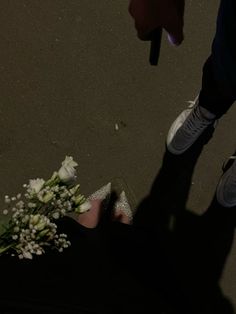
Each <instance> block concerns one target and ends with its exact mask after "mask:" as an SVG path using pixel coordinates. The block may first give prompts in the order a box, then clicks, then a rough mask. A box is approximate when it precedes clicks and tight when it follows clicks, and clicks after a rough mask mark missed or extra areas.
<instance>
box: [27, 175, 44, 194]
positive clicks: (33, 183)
mask: <svg viewBox="0 0 236 314" xmlns="http://www.w3.org/2000/svg"><path fill="white" fill-rule="evenodd" d="M44 183H45V181H44V180H43V179H33V180H30V181H29V187H30V189H31V190H32V191H33V192H35V193H36V194H37V193H38V192H39V191H40V190H41V189H42V187H43V185H44Z"/></svg>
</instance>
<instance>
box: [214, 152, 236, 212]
mask: <svg viewBox="0 0 236 314" xmlns="http://www.w3.org/2000/svg"><path fill="white" fill-rule="evenodd" d="M230 159H231V160H233V162H232V165H231V166H230V167H229V168H228V170H227V171H226V172H225V173H224V174H223V176H222V177H221V179H220V181H219V183H218V186H217V189H216V199H217V201H218V203H220V204H221V205H222V206H224V207H234V206H236V156H231V157H230Z"/></svg>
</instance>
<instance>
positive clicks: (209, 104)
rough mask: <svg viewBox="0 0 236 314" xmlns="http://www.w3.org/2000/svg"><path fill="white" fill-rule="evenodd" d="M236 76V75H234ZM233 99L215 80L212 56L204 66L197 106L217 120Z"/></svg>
mask: <svg viewBox="0 0 236 314" xmlns="http://www.w3.org/2000/svg"><path fill="white" fill-rule="evenodd" d="M235 75H236V73H235ZM234 101H235V98H234V96H233V95H232V94H231V93H230V91H229V90H225V89H224V88H223V86H222V85H219V82H218V81H217V79H216V78H215V75H214V70H213V62H212V56H210V57H209V58H208V59H207V61H206V62H205V64H204V67H203V75H202V88H201V91H200V94H199V102H198V105H199V106H201V107H203V108H205V109H207V110H208V111H209V112H211V113H213V114H214V115H215V118H216V119H219V118H220V117H221V116H222V115H223V114H225V113H226V112H227V111H228V109H229V108H230V107H231V106H232V104H233V103H234Z"/></svg>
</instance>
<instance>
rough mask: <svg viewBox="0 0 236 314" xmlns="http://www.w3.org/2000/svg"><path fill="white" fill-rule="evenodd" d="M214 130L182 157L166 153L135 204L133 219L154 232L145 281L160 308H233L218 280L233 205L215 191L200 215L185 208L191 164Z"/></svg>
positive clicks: (215, 310)
mask: <svg viewBox="0 0 236 314" xmlns="http://www.w3.org/2000/svg"><path fill="white" fill-rule="evenodd" d="M212 133H213V129H208V130H207V131H206V132H205V133H204V135H203V136H201V138H200V139H199V140H198V141H197V142H196V144H195V145H194V147H192V148H191V149H190V150H189V151H188V152H186V153H184V154H183V155H181V156H174V155H172V154H170V153H168V152H166V153H165V155H164V158H163V163H162V167H161V169H160V171H159V173H158V175H157V177H156V179H155V181H154V183H153V185H152V187H151V191H150V194H149V195H148V196H147V197H146V198H145V199H144V200H143V201H142V202H141V203H140V205H139V206H138V210H137V213H136V217H135V220H134V224H135V225H136V226H138V227H139V228H146V226H148V227H149V228H150V229H151V230H153V235H154V236H153V244H152V251H153V252H155V251H156V257H155V258H153V262H152V264H149V265H148V266H147V265H146V269H147V271H145V272H144V276H143V277H144V278H143V280H145V281H146V284H147V285H149V286H150V285H152V286H153V288H154V289H155V290H156V291H158V293H157V295H159V296H160V299H161V300H162V302H161V303H162V305H161V306H160V311H159V313H182V314H183V313H186V314H187V313H188V314H192V313H199V314H200V313H201V314H203V313H206V314H211V313H216V314H217V313H222V314H232V313H234V309H233V306H232V304H231V303H230V301H229V300H228V299H227V298H226V297H225V296H224V295H223V293H222V291H221V289H220V287H219V279H220V278H221V274H222V271H223V269H224V265H225V261H226V258H227V256H228V254H229V252H230V249H231V245H232V242H233V234H234V227H235V221H236V214H235V209H230V210H229V209H227V210H225V209H224V208H222V207H221V206H220V205H219V204H218V203H217V201H216V199H215V196H214V198H213V200H212V203H211V204H210V206H209V208H208V209H207V210H206V211H205V213H204V214H203V215H202V216H199V215H195V214H194V213H192V212H191V211H189V210H187V209H186V202H187V198H188V193H189V189H190V186H191V178H192V174H193V170H194V167H195V164H196V162H197V160H198V157H199V155H200V153H201V151H202V148H203V147H204V145H205V144H206V143H207V142H208V141H209V139H210V138H211V136H212ZM206 168H207V165H206ZM206 171H207V169H206ZM153 255H155V254H153ZM157 265H158V266H157ZM157 268H159V269H158V270H157ZM155 269H156V270H155ZM163 300H164V302H163Z"/></svg>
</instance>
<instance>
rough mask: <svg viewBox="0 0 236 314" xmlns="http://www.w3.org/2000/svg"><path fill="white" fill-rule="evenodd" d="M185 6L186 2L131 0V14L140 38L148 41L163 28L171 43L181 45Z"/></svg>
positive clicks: (173, 0) (178, 0) (179, 0)
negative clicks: (155, 32) (152, 33)
mask: <svg viewBox="0 0 236 314" xmlns="http://www.w3.org/2000/svg"><path fill="white" fill-rule="evenodd" d="M184 4H185V0H130V4H129V13H130V14H131V16H132V17H133V18H134V21H135V28H136V30H137V35H138V37H139V38H140V39H141V40H146V38H147V37H148V34H149V33H150V32H151V31H153V30H154V29H156V28H158V27H162V28H164V29H165V30H166V31H167V33H168V35H169V36H168V37H169V40H170V42H171V43H172V44H174V45H180V44H181V43H182V41H183V39H184V34H183V27H184Z"/></svg>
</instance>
